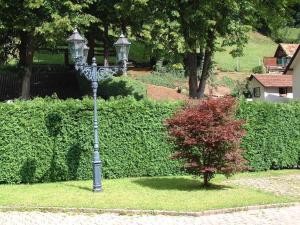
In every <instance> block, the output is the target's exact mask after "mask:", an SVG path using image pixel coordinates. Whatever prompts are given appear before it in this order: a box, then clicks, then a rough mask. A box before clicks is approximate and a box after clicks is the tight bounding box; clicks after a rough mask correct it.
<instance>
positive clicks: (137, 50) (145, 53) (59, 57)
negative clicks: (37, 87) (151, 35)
mask: <svg viewBox="0 0 300 225" xmlns="http://www.w3.org/2000/svg"><path fill="white" fill-rule="evenodd" d="M98 50H99V51H103V50H102V49H101V48H99V49H98ZM96 58H97V63H98V64H103V61H104V58H103V56H97V57H96ZM129 58H130V60H134V61H135V62H138V63H145V62H149V59H150V51H149V49H147V48H146V46H145V45H144V44H143V43H141V42H136V41H133V42H132V44H131V50H130V53H129ZM109 62H110V63H112V64H115V62H116V57H115V56H111V57H109ZM34 63H36V64H64V54H63V53H49V52H44V51H40V52H36V53H35V54H34Z"/></svg>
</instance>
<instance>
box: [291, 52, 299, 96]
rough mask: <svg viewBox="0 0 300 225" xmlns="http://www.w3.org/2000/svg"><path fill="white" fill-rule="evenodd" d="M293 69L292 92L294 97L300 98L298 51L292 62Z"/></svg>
mask: <svg viewBox="0 0 300 225" xmlns="http://www.w3.org/2000/svg"><path fill="white" fill-rule="evenodd" d="M293 64H294V65H295V66H294V69H293V92H294V98H295V99H298V100H299V99H300V53H298V56H297V57H296V58H295V61H294V62H293Z"/></svg>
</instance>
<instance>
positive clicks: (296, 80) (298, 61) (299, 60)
mask: <svg viewBox="0 0 300 225" xmlns="http://www.w3.org/2000/svg"><path fill="white" fill-rule="evenodd" d="M284 74H289V75H292V76H293V90H294V98H295V99H300V46H299V47H298V49H297V51H296V53H295V54H294V56H293V58H292V59H291V61H290V63H289V64H288V66H287V67H286V69H285V71H284Z"/></svg>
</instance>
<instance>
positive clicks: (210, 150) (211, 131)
mask: <svg viewBox="0 0 300 225" xmlns="http://www.w3.org/2000/svg"><path fill="white" fill-rule="evenodd" d="M235 110H236V101H235V99H234V98H232V97H224V98H218V99H208V100H203V101H200V103H199V102H198V103H197V104H189V105H188V106H187V107H186V108H185V109H184V110H182V111H180V112H178V113H176V114H175V115H174V116H173V118H171V119H168V120H167V121H166V126H167V128H168V131H169V135H170V136H171V137H173V138H174V141H175V143H176V145H177V147H178V151H177V152H175V153H174V154H173V155H172V158H173V159H184V160H185V161H186V164H185V168H186V169H187V171H189V172H190V173H192V174H194V175H198V176H203V179H204V185H205V186H207V185H208V183H209V181H210V179H211V178H213V176H214V175H215V174H216V173H222V174H224V175H226V176H230V175H232V174H234V173H236V172H238V171H242V170H245V169H246V166H245V164H246V160H245V159H244V158H243V156H242V152H243V151H242V150H241V149H240V141H241V138H242V137H243V136H244V135H245V130H244V129H243V128H242V125H243V124H244V122H243V121H241V120H236V119H235V118H234V114H235Z"/></svg>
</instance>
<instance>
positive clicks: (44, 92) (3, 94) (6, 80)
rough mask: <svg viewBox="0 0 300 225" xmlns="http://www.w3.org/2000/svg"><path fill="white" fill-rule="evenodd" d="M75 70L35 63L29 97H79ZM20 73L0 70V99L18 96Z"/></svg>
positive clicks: (20, 81) (19, 92) (19, 91)
mask: <svg viewBox="0 0 300 225" xmlns="http://www.w3.org/2000/svg"><path fill="white" fill-rule="evenodd" d="M76 76H77V75H76V72H75V71H74V70H73V69H72V68H69V67H65V66H61V65H36V66H34V68H33V74H32V77H31V81H30V84H31V85H30V95H31V97H38V96H39V97H45V96H52V95H53V94H56V95H57V96H58V98H61V99H66V98H79V97H81V93H80V89H79V85H78V82H77V79H76ZM21 87H22V73H21V72H11V71H5V72H0V101H5V100H9V99H15V98H18V97H19V96H20V94H21Z"/></svg>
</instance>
